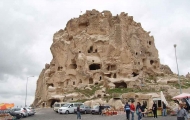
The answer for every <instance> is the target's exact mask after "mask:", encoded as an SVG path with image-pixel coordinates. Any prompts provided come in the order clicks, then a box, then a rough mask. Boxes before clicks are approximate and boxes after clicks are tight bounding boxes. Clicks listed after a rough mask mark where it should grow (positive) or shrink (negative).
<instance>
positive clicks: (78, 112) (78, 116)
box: [77, 106, 81, 119]
mask: <svg viewBox="0 0 190 120" xmlns="http://www.w3.org/2000/svg"><path fill="white" fill-rule="evenodd" d="M77 119H81V114H80V106H78V107H77Z"/></svg>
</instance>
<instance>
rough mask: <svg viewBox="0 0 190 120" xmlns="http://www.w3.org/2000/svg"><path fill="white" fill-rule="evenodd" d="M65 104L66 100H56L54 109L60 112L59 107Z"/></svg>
mask: <svg viewBox="0 0 190 120" xmlns="http://www.w3.org/2000/svg"><path fill="white" fill-rule="evenodd" d="M65 104H66V102H55V103H54V105H53V110H54V111H55V112H58V109H59V108H60V107H62V106H63V105H65Z"/></svg>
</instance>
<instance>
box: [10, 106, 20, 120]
mask: <svg viewBox="0 0 190 120" xmlns="http://www.w3.org/2000/svg"><path fill="white" fill-rule="evenodd" d="M9 114H10V115H11V116H14V117H16V119H20V118H22V115H21V112H20V111H18V110H17V109H16V108H13V109H10V110H9Z"/></svg>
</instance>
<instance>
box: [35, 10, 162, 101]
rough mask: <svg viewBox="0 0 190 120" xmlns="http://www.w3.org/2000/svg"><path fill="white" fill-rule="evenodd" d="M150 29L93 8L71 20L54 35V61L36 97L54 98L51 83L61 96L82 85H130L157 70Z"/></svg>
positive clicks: (125, 15) (122, 17) (122, 15)
mask: <svg viewBox="0 0 190 120" xmlns="http://www.w3.org/2000/svg"><path fill="white" fill-rule="evenodd" d="M149 33H150V32H146V31H145V30H143V28H142V27H141V24H140V23H136V22H135V21H133V17H132V16H128V14H127V13H121V14H120V15H117V16H112V14H111V13H110V11H103V12H99V11H96V10H92V11H86V13H85V14H83V15H80V16H79V18H74V19H71V20H69V21H68V23H67V25H66V28H65V29H64V30H59V31H58V32H56V33H55V34H54V36H53V43H52V45H51V52H52V55H53V59H52V61H51V62H50V65H46V69H48V72H46V75H45V77H41V78H40V79H39V80H38V84H37V90H39V87H42V88H41V89H43V90H42V91H38V92H36V96H41V101H45V102H47V101H48V100H50V99H52V98H51V96H52V94H50V93H49V92H48V88H49V86H51V87H54V88H55V90H54V91H55V94H65V93H67V92H69V91H72V90H74V89H75V88H77V86H79V85H81V84H82V85H95V84H104V85H105V86H106V85H108V84H109V83H111V84H109V85H111V87H113V88H114V87H121V88H122V87H125V88H126V87H128V88H133V87H134V86H133V85H134V82H136V78H137V76H140V75H142V71H143V72H144V73H146V74H151V75H154V74H158V73H159V72H160V61H159V58H158V51H157V49H156V48H155V45H154V38H153V36H150V35H149ZM44 78H46V79H44ZM42 81H43V82H42ZM138 83H139V81H138ZM39 85H41V86H39ZM42 94H43V96H42ZM35 101H36V100H35ZM71 101H72V99H71Z"/></svg>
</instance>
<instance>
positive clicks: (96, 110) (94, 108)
mask: <svg viewBox="0 0 190 120" xmlns="http://www.w3.org/2000/svg"><path fill="white" fill-rule="evenodd" d="M109 108H111V107H110V106H109V105H103V106H102V110H104V109H109ZM91 113H92V114H98V113H99V106H94V107H92V109H91Z"/></svg>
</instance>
